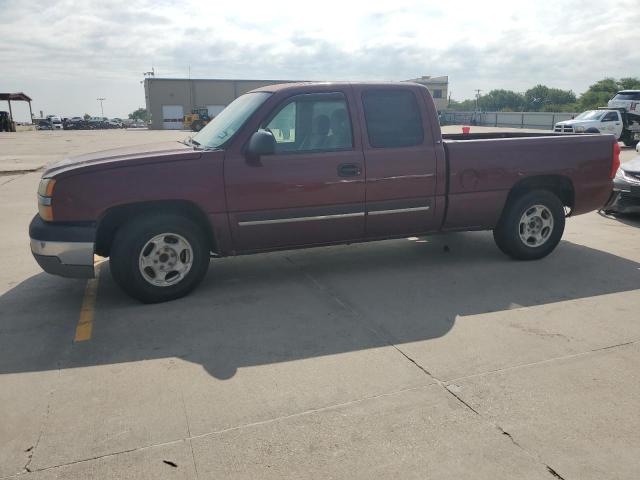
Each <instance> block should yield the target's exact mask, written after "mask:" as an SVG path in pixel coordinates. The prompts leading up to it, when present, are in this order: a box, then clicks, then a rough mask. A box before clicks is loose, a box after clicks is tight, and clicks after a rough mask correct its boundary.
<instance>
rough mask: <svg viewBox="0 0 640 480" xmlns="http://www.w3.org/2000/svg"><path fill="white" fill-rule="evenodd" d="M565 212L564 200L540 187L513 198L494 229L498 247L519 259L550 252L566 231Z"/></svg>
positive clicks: (536, 257)
mask: <svg viewBox="0 0 640 480" xmlns="http://www.w3.org/2000/svg"><path fill="white" fill-rule="evenodd" d="M564 224H565V214H564V207H563V205H562V202H561V201H560V199H559V198H558V197H557V196H556V195H554V194H553V193H551V192H548V191H546V190H536V191H533V192H529V193H526V194H524V195H522V196H520V197H518V198H516V199H514V200H512V201H511V202H510V203H509V204H508V205H507V206H506V207H505V211H504V212H503V214H502V217H501V218H500V221H499V222H498V225H497V226H496V228H495V229H494V230H493V238H494V240H495V242H496V245H498V248H500V250H502V251H503V252H504V253H506V254H507V255H509V256H510V257H511V258H515V259H517V260H536V259H539V258H543V257H546V256H547V255H549V254H550V253H551V252H552V251H553V250H554V249H555V248H556V246H557V245H558V243H559V242H560V239H561V238H562V233H563V232H564Z"/></svg>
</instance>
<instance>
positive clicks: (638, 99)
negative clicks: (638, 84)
mask: <svg viewBox="0 0 640 480" xmlns="http://www.w3.org/2000/svg"><path fill="white" fill-rule="evenodd" d="M607 107H609V108H623V109H625V110H626V111H627V112H629V113H637V114H638V115H640V90H620V91H619V92H618V93H616V95H615V96H614V97H613V98H612V99H611V100H609V103H607Z"/></svg>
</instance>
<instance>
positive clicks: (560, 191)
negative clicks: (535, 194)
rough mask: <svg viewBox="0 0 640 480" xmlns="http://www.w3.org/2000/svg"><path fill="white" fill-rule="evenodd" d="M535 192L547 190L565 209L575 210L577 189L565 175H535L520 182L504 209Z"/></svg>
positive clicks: (512, 191)
mask: <svg viewBox="0 0 640 480" xmlns="http://www.w3.org/2000/svg"><path fill="white" fill-rule="evenodd" d="M534 190H547V191H549V192H551V193H553V194H554V195H556V196H557V197H558V198H559V199H560V201H561V202H562V204H563V205H564V206H565V207H569V208H570V209H572V210H573V207H574V206H575V189H574V187H573V182H572V181H571V179H570V178H569V177H566V176H564V175H535V176H531V177H526V178H523V179H522V180H520V181H518V182H517V183H516V184H515V185H514V186H513V187H511V190H510V191H509V194H508V195H507V199H506V201H505V204H504V207H503V212H504V209H505V208H506V207H507V205H509V203H510V202H511V201H513V200H514V199H516V198H518V197H520V196H522V195H524V194H525V193H528V192H531V191H534Z"/></svg>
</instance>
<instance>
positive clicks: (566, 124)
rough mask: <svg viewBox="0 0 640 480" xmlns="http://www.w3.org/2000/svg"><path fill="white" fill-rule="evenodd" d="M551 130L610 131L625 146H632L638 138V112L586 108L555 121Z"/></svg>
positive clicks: (639, 130)
mask: <svg viewBox="0 0 640 480" xmlns="http://www.w3.org/2000/svg"><path fill="white" fill-rule="evenodd" d="M639 113H640V112H639ZM553 131H554V132H555V133H570V134H571V133H610V134H612V135H614V136H615V137H616V139H618V140H619V141H621V142H623V143H624V144H625V145H626V146H627V147H633V146H635V145H637V144H638V140H639V139H640V114H639V115H634V114H633V113H629V112H627V110H625V109H624V108H622V107H619V108H613V107H607V108H599V109H598V110H587V111H586V112H582V113H581V114H580V115H578V116H577V117H576V118H572V119H571V120H564V121H562V122H558V123H556V124H555V125H554V128H553Z"/></svg>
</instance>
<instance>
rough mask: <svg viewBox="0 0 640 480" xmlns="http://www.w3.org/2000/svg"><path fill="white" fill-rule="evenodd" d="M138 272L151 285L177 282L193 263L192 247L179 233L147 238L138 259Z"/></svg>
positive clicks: (159, 285) (169, 284)
mask: <svg viewBox="0 0 640 480" xmlns="http://www.w3.org/2000/svg"><path fill="white" fill-rule="evenodd" d="M138 265H139V268H140V273H141V275H142V278H144V279H145V280H146V281H147V282H149V283H150V284H151V285H154V286H156V287H169V286H171V285H175V284H176V283H179V282H180V281H181V280H182V279H184V277H185V276H186V275H187V274H188V273H189V270H191V266H192V265H193V248H192V247H191V244H190V243H189V242H188V241H187V240H186V239H185V238H184V237H182V236H181V235H178V234H176V233H161V234H160V235H156V236H155V237H153V238H152V239H151V240H149V241H148V242H147V243H146V244H145V245H144V247H143V248H142V251H141V252H140V257H139V261H138Z"/></svg>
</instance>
